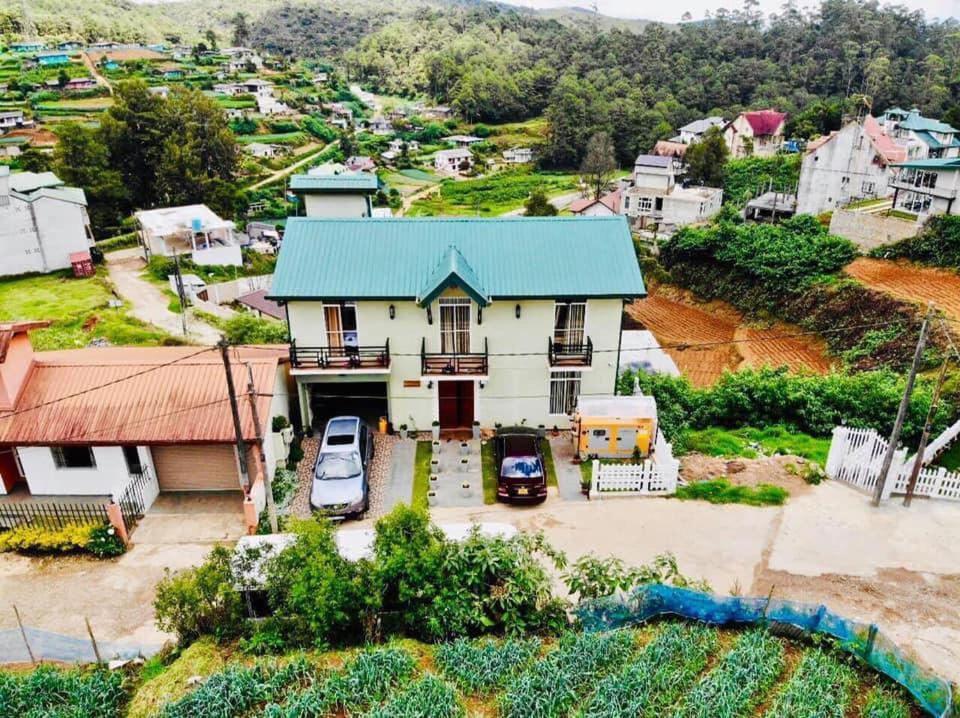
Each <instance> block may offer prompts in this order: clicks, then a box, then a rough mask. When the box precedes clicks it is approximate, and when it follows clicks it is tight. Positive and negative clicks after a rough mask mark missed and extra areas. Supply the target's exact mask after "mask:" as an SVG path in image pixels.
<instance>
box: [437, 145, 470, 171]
mask: <svg viewBox="0 0 960 718" xmlns="http://www.w3.org/2000/svg"><path fill="white" fill-rule="evenodd" d="M464 165H466V167H467V168H468V169H469V168H470V167H472V166H473V153H472V152H471V151H470V150H468V149H457V150H440V151H439V152H437V153H436V154H435V155H434V156H433V167H434V169H436V170H437V172H460V171H461V168H463V167H464Z"/></svg>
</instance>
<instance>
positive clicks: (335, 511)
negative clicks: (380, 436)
mask: <svg viewBox="0 0 960 718" xmlns="http://www.w3.org/2000/svg"><path fill="white" fill-rule="evenodd" d="M372 459H373V432H372V431H371V430H370V427H369V426H368V425H367V423H366V422H365V421H363V420H362V419H360V418H358V417H356V416H338V417H335V418H333V419H331V420H330V421H329V422H327V429H326V431H325V432H324V435H323V441H322V442H321V444H320V451H319V453H318V454H317V463H316V464H315V465H314V467H313V486H312V488H311V490H310V506H311V507H312V508H313V509H314V510H316V511H320V512H322V513H324V514H326V515H327V516H330V517H334V518H341V517H342V518H346V517H347V516H354V517H356V518H360V517H361V516H362V515H363V513H364V512H365V511H366V510H367V509H368V508H369V507H370V485H369V482H368V480H367V475H368V472H369V467H370V461H371V460H372Z"/></svg>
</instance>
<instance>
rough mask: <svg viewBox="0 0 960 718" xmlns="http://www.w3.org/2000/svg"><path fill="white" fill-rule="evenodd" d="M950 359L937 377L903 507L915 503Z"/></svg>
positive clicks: (944, 362)
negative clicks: (918, 482) (914, 495)
mask: <svg viewBox="0 0 960 718" xmlns="http://www.w3.org/2000/svg"><path fill="white" fill-rule="evenodd" d="M949 362H950V359H949V358H945V359H944V360H943V365H942V366H941V367H940V374H939V375H938V376H937V386H936V388H935V389H934V390H933V398H932V399H931V400H930V409H929V410H928V411H927V420H926V421H925V422H924V424H923V433H922V434H921V435H920V445H919V446H918V447H917V455H916V457H915V458H914V460H913V470H912V471H911V472H910V481H909V483H908V484H907V495H906V496H904V497H903V505H904V506H907V507H909V506H910V502H911V501H913V492H914V491H915V490H916V488H917V480H918V479H919V478H920V471H921V470H922V469H923V463H924V461H923V459H924V457H923V455H924V454H925V453H926V452H927V442H928V441H929V440H930V429H931V428H933V427H932V425H933V419H934V417H935V416H936V415H937V409H939V408H940V393H941V391H942V390H943V382H944V380H945V379H946V378H947V364H948V363H949Z"/></svg>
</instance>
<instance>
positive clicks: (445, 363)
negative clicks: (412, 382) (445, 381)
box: [420, 338, 490, 376]
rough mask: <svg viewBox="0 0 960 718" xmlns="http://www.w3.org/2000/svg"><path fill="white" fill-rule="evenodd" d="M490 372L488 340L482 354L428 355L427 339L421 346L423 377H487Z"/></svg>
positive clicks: (484, 341)
mask: <svg viewBox="0 0 960 718" xmlns="http://www.w3.org/2000/svg"><path fill="white" fill-rule="evenodd" d="M489 372H490V359H489V352H488V347H487V340H486V339H484V340H483V351H482V352H458V353H442V352H440V353H428V352H427V340H426V338H424V339H423V342H422V343H421V344H420V374H421V375H423V376H486V375H487V374H488V373H489Z"/></svg>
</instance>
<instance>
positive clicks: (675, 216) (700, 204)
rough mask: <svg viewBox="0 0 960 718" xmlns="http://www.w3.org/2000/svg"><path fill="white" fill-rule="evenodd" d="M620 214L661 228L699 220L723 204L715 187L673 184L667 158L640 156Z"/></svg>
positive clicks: (671, 168)
mask: <svg viewBox="0 0 960 718" xmlns="http://www.w3.org/2000/svg"><path fill="white" fill-rule="evenodd" d="M622 195H623V196H622V199H621V201H620V213H621V214H625V215H627V216H628V217H630V218H631V219H633V220H634V222H635V223H636V224H637V225H639V226H640V227H641V228H642V227H647V226H649V225H653V224H656V225H658V227H659V228H660V229H662V230H664V231H671V230H672V229H675V228H678V227H683V226H684V225H687V224H693V223H695V222H703V221H704V220H707V219H709V218H710V217H712V216H713V215H715V214H716V213H717V212H719V211H720V207H721V206H722V204H723V190H722V189H720V188H716V187H684V186H682V185H680V184H678V183H677V180H676V171H675V169H674V163H673V160H672V159H671V158H670V157H659V156H657V155H640V156H638V157H637V159H636V161H635V162H634V167H633V176H632V177H631V180H630V183H629V185H628V186H627V187H626V188H624V189H623V192H622Z"/></svg>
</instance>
